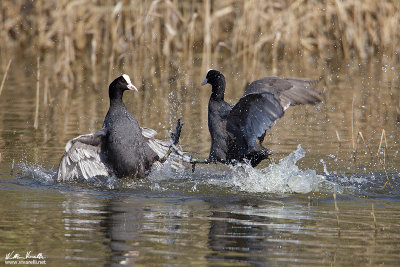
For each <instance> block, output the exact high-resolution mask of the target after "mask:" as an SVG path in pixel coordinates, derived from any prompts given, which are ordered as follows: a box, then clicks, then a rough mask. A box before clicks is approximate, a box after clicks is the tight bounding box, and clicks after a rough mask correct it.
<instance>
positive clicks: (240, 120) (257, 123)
mask: <svg viewBox="0 0 400 267" xmlns="http://www.w3.org/2000/svg"><path fill="white" fill-rule="evenodd" d="M283 112H284V110H283V108H282V106H281V105H280V103H279V101H278V100H277V99H276V98H275V97H274V95H272V94H270V93H264V94H249V95H247V96H244V97H242V98H241V99H240V100H239V102H238V103H237V104H236V105H235V106H234V107H233V108H232V111H231V113H230V114H229V116H228V120H227V126H226V129H227V131H228V133H229V135H230V136H231V137H232V138H233V140H234V142H232V147H233V151H232V152H234V153H235V154H239V155H245V154H247V153H248V152H250V151H251V150H252V149H253V148H254V145H255V143H256V140H257V138H259V137H261V136H263V135H264V134H265V131H266V130H269V129H270V128H271V126H272V125H274V124H275V121H276V120H277V119H279V118H280V117H282V116H283Z"/></svg>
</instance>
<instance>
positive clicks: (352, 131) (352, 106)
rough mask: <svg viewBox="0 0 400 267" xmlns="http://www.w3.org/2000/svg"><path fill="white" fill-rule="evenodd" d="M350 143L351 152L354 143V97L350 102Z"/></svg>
mask: <svg viewBox="0 0 400 267" xmlns="http://www.w3.org/2000/svg"><path fill="white" fill-rule="evenodd" d="M351 143H352V145H353V151H355V149H356V148H355V142H354V95H353V100H352V101H351Z"/></svg>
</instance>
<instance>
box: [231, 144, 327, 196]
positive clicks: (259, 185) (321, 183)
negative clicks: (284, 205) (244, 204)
mask: <svg viewBox="0 0 400 267" xmlns="http://www.w3.org/2000/svg"><path fill="white" fill-rule="evenodd" d="M305 154H306V153H305V151H304V149H303V148H302V147H301V145H298V147H297V149H296V150H295V151H293V152H292V153H290V155H289V156H287V157H285V158H283V159H281V160H280V161H279V163H278V164H270V165H269V166H268V167H266V168H264V169H255V168H252V167H251V166H249V165H240V166H234V167H232V170H233V171H234V172H235V175H234V176H233V179H232V183H233V184H234V185H235V186H236V187H238V188H239V189H240V190H241V191H246V192H257V193H278V194H279V193H302V194H306V193H310V192H320V191H326V190H325V189H327V190H330V188H331V186H333V184H330V182H328V181H327V180H326V179H325V176H323V175H318V174H317V173H316V171H315V170H305V171H302V170H300V169H299V167H298V166H297V165H296V163H297V162H298V161H299V160H300V159H302V158H303V157H304V156H305Z"/></svg>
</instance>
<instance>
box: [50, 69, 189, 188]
mask: <svg viewBox="0 0 400 267" xmlns="http://www.w3.org/2000/svg"><path fill="white" fill-rule="evenodd" d="M108 90H109V91H108V92H109V97H110V108H109V109H108V112H107V115H106V117H105V119H104V123H103V128H102V129H101V130H100V131H98V132H96V133H91V134H85V135H81V136H78V137H76V138H74V139H72V140H70V141H68V142H67V144H66V147H65V153H64V155H63V157H62V159H61V163H60V166H59V169H58V174H57V180H58V181H67V180H72V179H75V178H78V177H83V178H84V179H89V178H91V177H95V176H113V175H115V176H117V177H119V178H121V177H135V178H142V177H144V176H146V175H147V174H148V172H149V170H150V168H151V166H152V165H153V164H154V163H155V162H156V161H160V160H161V161H164V156H166V154H167V153H168V151H169V148H170V147H171V145H172V143H173V141H172V140H171V141H161V140H158V139H155V138H154V136H155V135H156V133H157V132H156V131H154V130H152V129H149V128H141V127H139V123H138V121H137V120H136V119H135V117H133V115H132V114H131V113H130V112H129V111H128V110H127V108H126V106H125V104H124V102H123V101H122V95H123V93H124V91H125V90H133V91H137V89H136V87H135V86H134V85H133V84H132V83H131V80H130V78H129V76H128V75H126V74H123V75H122V76H120V77H118V78H117V79H115V80H114V81H113V82H112V83H111V84H110V86H109V89H108ZM181 127H182V125H180V123H178V125H177V132H178V136H177V139H176V140H175V143H176V142H177V140H178V139H179V133H180V128H181ZM178 128H179V129H178Z"/></svg>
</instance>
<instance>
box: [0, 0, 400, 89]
mask: <svg viewBox="0 0 400 267" xmlns="http://www.w3.org/2000/svg"><path fill="white" fill-rule="evenodd" d="M399 5H400V4H399V1H397V0H388V1H374V0H365V1H354V0H325V1H319V0H308V1H307V0H291V1H289V0H286V1H264V0H251V1H248V0H246V1H244V0H221V1H212V0H198V1H177V0H155V1H150V0H149V1H143V0H137V1H112V0H102V1H83V0H72V1H71V0H59V1H58V0H50V1H40V0H39V1H26V0H3V1H1V4H0V9H1V12H0V19H1V21H2V23H1V24H0V37H1V38H0V39H1V40H2V41H0V49H1V51H2V52H1V53H2V56H5V55H6V51H7V47H8V46H10V45H13V46H17V47H20V48H22V49H34V50H38V51H41V52H42V53H46V52H50V51H53V52H55V53H57V56H58V60H57V65H56V66H55V71H56V73H57V74H62V79H63V81H64V82H65V83H66V84H68V83H69V82H70V81H71V80H73V79H74V75H75V74H74V72H73V71H72V70H73V64H74V59H75V57H76V55H77V54H79V53H86V54H88V55H90V60H91V64H92V66H95V65H96V64H97V62H99V61H105V62H107V63H108V64H109V65H108V66H109V75H111V71H112V69H113V68H114V66H116V65H118V64H120V63H126V62H130V63H131V64H140V65H141V66H142V67H143V68H144V71H143V72H145V73H151V74H152V75H157V76H165V77H162V78H166V79H168V78H170V75H171V71H173V70H175V69H176V68H178V67H179V66H181V65H182V64H185V65H189V66H190V65H199V64H200V62H201V65H202V67H203V68H208V67H210V66H211V65H213V64H215V62H218V61H219V60H221V55H224V56H225V57H226V58H229V59H231V58H232V57H234V58H235V59H239V60H240V61H241V62H242V64H241V67H242V68H243V70H246V71H245V73H250V74H249V75H251V73H252V72H253V71H255V70H257V69H258V68H260V64H261V65H263V64H268V65H269V64H270V65H271V66H272V72H274V73H275V72H276V68H277V62H278V60H279V59H289V60H290V59H293V58H303V59H304V60H306V61H307V60H310V58H315V57H316V58H319V59H322V60H326V61H332V60H338V59H350V58H351V59H357V60H360V61H363V60H366V59H368V58H369V57H371V56H376V55H377V54H386V55H393V57H395V58H396V60H398V51H397V49H398V47H400V23H399V18H400V16H399V14H400V13H399ZM2 58H4V57H2ZM149 63H151V64H149ZM108 78H109V80H110V77H108ZM135 78H138V77H135Z"/></svg>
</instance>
